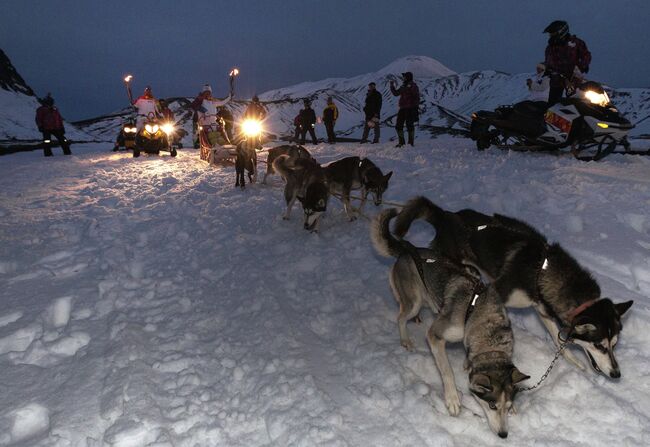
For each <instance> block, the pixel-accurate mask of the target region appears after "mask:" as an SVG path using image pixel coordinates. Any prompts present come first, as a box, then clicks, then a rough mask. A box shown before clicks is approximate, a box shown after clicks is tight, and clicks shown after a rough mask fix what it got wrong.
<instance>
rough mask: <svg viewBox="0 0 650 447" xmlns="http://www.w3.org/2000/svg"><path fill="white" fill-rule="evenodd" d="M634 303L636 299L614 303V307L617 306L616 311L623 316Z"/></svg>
mask: <svg viewBox="0 0 650 447" xmlns="http://www.w3.org/2000/svg"><path fill="white" fill-rule="evenodd" d="M632 304H634V301H632V300H630V301H626V302H624V303H616V304H614V307H616V312H618V314H619V315H621V316H622V315H623V314H624V313H625V312H627V310H628V309H629V308H630V307H632Z"/></svg>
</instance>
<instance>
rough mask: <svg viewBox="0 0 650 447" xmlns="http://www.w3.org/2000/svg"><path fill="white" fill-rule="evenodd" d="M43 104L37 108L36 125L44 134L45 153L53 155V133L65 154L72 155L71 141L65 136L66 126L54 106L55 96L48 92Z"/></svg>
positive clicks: (49, 155)
mask: <svg viewBox="0 0 650 447" xmlns="http://www.w3.org/2000/svg"><path fill="white" fill-rule="evenodd" d="M41 104H43V105H42V106H40V107H39V108H38V109H37V110H36V126H38V130H39V132H41V133H42V134H43V153H44V155H45V156H46V157H51V156H52V135H54V136H55V137H56V139H57V140H58V141H59V144H60V145H61V148H62V149H63V153H64V154H65V155H72V152H70V143H69V142H68V140H67V139H66V138H65V127H63V118H61V114H60V113H59V109H57V108H56V107H55V106H54V98H52V96H51V95H50V94H49V93H48V94H47V96H46V97H45V99H43V101H41Z"/></svg>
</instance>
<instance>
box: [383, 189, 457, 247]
mask: <svg viewBox="0 0 650 447" xmlns="http://www.w3.org/2000/svg"><path fill="white" fill-rule="evenodd" d="M444 214H445V210H443V209H442V208H440V207H439V206H438V205H436V204H434V203H433V202H432V201H431V200H429V199H427V198H426V197H424V196H418V197H415V198H413V199H411V200H409V201H408V202H406V205H405V206H404V208H402V211H401V212H400V213H399V214H398V215H397V219H395V231H394V233H395V236H397V237H398V238H400V239H401V238H403V237H404V236H405V235H406V233H407V232H408V231H409V228H411V224H412V223H413V221H415V220H418V219H424V220H426V221H427V222H429V223H430V224H431V225H433V226H434V227H435V226H436V223H437V222H439V221H440V220H441V219H442V217H443V216H444Z"/></svg>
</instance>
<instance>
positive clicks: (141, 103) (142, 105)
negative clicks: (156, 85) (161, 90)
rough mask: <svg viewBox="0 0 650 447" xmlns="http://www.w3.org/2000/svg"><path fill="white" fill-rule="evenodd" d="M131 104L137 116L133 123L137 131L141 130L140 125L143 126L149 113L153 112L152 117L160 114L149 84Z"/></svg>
mask: <svg viewBox="0 0 650 447" xmlns="http://www.w3.org/2000/svg"><path fill="white" fill-rule="evenodd" d="M133 106H134V107H135V108H136V110H137V117H136V122H135V124H136V127H137V129H138V132H140V130H142V127H143V126H144V122H145V121H146V120H147V119H148V117H149V116H150V115H151V114H153V116H154V117H158V116H160V108H159V106H158V101H157V100H156V98H155V97H154V96H153V93H152V92H151V87H150V86H146V87H145V89H144V92H143V93H142V96H140V97H139V98H138V99H136V100H135V101H133Z"/></svg>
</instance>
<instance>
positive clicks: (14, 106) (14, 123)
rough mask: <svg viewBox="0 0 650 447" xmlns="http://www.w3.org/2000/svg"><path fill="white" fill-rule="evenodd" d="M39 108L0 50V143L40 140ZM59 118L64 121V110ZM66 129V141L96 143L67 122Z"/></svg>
mask: <svg viewBox="0 0 650 447" xmlns="http://www.w3.org/2000/svg"><path fill="white" fill-rule="evenodd" d="M54 96H55V98H56V95H54ZM38 107H40V103H39V102H38V99H37V98H36V95H35V94H34V91H33V90H32V89H31V88H30V87H29V86H28V85H27V84H26V83H25V80H24V79H23V78H22V77H21V76H20V74H19V73H18V72H17V71H16V68H15V67H14V66H13V65H12V64H11V61H10V60H9V58H8V57H7V55H6V54H5V53H4V52H3V51H2V50H1V49H0V143H9V142H16V141H15V140H19V141H34V140H40V139H41V138H42V135H41V133H40V132H39V131H38V128H37V127H36V123H35V122H34V116H35V114H36V109H37V108H38ZM62 115H63V117H64V118H65V111H63V113H62ZM65 126H66V136H67V137H68V138H69V139H72V140H79V141H94V140H96V138H95V137H94V136H91V135H89V134H87V133H86V132H83V131H80V130H79V129H77V128H76V127H75V126H74V125H72V124H70V123H65Z"/></svg>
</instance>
